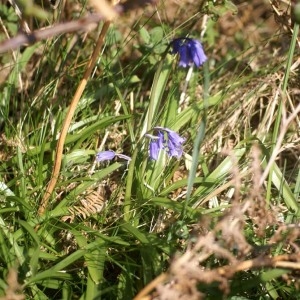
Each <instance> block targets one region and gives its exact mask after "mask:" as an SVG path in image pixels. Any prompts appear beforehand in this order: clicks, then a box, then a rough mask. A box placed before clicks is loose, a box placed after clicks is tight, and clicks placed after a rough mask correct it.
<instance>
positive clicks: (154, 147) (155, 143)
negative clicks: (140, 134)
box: [149, 131, 164, 160]
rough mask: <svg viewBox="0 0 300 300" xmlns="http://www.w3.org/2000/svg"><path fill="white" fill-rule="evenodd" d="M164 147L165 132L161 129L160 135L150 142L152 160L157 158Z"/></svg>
mask: <svg viewBox="0 0 300 300" xmlns="http://www.w3.org/2000/svg"><path fill="white" fill-rule="evenodd" d="M163 148H164V134H163V133H162V132H161V131H159V132H158V136H157V137H155V138H153V137H152V140H151V142H150V144H149V156H150V158H151V159H152V160H157V159H158V155H159V152H160V150H162V149H163Z"/></svg>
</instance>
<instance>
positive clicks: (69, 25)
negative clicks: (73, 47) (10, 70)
mask: <svg viewBox="0 0 300 300" xmlns="http://www.w3.org/2000/svg"><path fill="white" fill-rule="evenodd" d="M155 2H156V0H139V1H136V0H129V1H126V2H125V3H122V4H119V5H117V6H115V8H114V9H113V8H111V9H109V10H108V9H104V7H102V8H101V13H94V14H90V15H88V16H86V17H84V18H82V19H79V20H76V21H70V22H65V23H60V24H57V25H54V26H51V27H46V28H42V29H39V30H35V31H32V32H27V33H26V32H23V33H20V34H18V35H17V36H15V37H13V38H11V39H8V40H5V41H4V42H2V43H0V54H1V53H4V52H7V51H9V50H15V49H18V48H19V47H20V46H22V45H26V44H34V43H36V42H38V41H41V40H44V39H47V38H51V37H54V36H56V35H59V34H63V33H67V32H78V31H87V30H89V28H90V25H92V24H94V23H98V22H100V21H101V20H103V19H108V18H107V17H108V16H109V15H113V16H116V15H118V14H120V13H124V12H127V11H129V10H131V9H135V8H138V7H144V6H145V5H146V4H148V3H150V4H151V3H152V4H155ZM101 3H104V2H101ZM96 8H97V7H96ZM113 12H115V13H113Z"/></svg>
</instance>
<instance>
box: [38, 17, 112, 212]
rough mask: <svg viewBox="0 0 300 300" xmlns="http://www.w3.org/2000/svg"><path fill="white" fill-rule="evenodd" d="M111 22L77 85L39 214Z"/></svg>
mask: <svg viewBox="0 0 300 300" xmlns="http://www.w3.org/2000/svg"><path fill="white" fill-rule="evenodd" d="M110 23H111V22H110V21H105V22H104V24H103V27H102V30H101V33H100V35H99V37H98V40H97V44H96V47H95V49H94V52H93V54H92V56H91V58H90V60H89V62H88V65H87V69H86V71H85V73H84V75H83V79H82V80H81V81H80V83H79V85H78V87H77V90H76V92H75V95H74V97H73V99H72V101H71V104H70V107H69V110H68V113H67V116H66V119H65V121H64V124H63V127H62V130H61V134H60V136H59V139H58V142H57V146H56V153H55V160H54V166H53V170H52V174H51V179H50V182H49V184H48V186H47V189H46V192H45V194H44V197H43V198H42V200H41V204H40V207H39V210H38V214H39V215H42V214H43V213H44V212H45V209H46V208H47V206H48V203H49V198H50V196H51V194H52V192H53V190H54V187H55V185H56V182H57V179H58V176H59V171H60V167H61V160H62V155H63V150H64V143H65V140H66V136H67V133H68V129H69V126H70V124H71V121H72V118H73V115H74V113H75V110H76V107H77V104H78V101H79V99H80V97H81V95H82V93H83V91H84V89H85V86H86V84H87V81H88V79H89V77H90V75H91V73H92V71H93V69H94V67H95V64H96V61H97V58H98V55H99V53H100V50H101V48H102V45H103V41H104V37H105V36H106V33H107V30H108V28H109V25H110Z"/></svg>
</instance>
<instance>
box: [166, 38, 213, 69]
mask: <svg viewBox="0 0 300 300" xmlns="http://www.w3.org/2000/svg"><path fill="white" fill-rule="evenodd" d="M171 46H172V47H173V51H172V53H173V54H179V66H181V67H184V68H186V67H188V66H191V65H193V64H195V66H196V67H197V68H199V67H200V66H202V65H203V64H204V62H205V61H206V60H207V57H206V55H205V53H204V50H203V47H202V45H201V43H200V42H199V41H198V40H195V39H190V38H179V39H175V40H173V41H172V42H171Z"/></svg>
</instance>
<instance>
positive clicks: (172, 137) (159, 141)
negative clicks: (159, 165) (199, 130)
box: [148, 127, 185, 160]
mask: <svg viewBox="0 0 300 300" xmlns="http://www.w3.org/2000/svg"><path fill="white" fill-rule="evenodd" d="M154 129H155V130H157V131H158V133H157V136H150V135H148V136H149V137H150V138H151V142H150V143H149V157H150V158H151V159H152V160H157V159H158V155H159V152H160V151H161V150H165V151H166V153H167V154H168V155H169V156H170V157H176V158H178V159H179V158H180V157H181V156H182V154H183V143H184V142H185V139H184V138H182V137H181V136H180V135H179V134H178V133H177V132H175V131H173V130H171V129H169V128H164V127H154ZM165 135H166V137H165Z"/></svg>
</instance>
